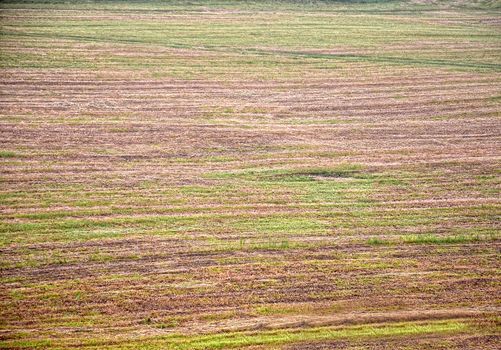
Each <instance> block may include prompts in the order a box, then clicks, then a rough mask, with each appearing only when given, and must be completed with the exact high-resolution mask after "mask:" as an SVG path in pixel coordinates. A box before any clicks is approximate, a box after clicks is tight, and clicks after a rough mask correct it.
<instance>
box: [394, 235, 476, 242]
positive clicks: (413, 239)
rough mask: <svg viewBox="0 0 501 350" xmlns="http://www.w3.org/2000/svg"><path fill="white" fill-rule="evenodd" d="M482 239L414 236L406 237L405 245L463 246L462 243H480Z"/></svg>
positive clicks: (464, 236)
mask: <svg viewBox="0 0 501 350" xmlns="http://www.w3.org/2000/svg"><path fill="white" fill-rule="evenodd" d="M480 240H481V237H480V236H479V235H473V236H466V235H456V236H438V235H431V234H428V235H412V236H408V237H404V238H403V241H404V243H410V244H462V243H472V242H479V241H480Z"/></svg>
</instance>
